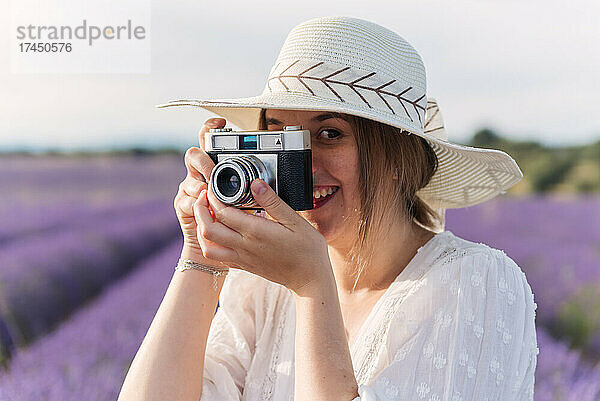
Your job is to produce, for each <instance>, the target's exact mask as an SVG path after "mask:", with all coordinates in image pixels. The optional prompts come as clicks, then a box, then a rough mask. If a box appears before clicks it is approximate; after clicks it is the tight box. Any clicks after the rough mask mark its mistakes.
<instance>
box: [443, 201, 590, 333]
mask: <svg viewBox="0 0 600 401" xmlns="http://www.w3.org/2000/svg"><path fill="white" fill-rule="evenodd" d="M446 227H447V229H449V230H452V231H453V232H454V233H455V234H457V235H459V236H463V237H464V238H467V239H470V240H473V241H477V242H483V243H486V244H489V245H490V246H493V247H495V248H499V249H502V250H504V251H505V252H506V254H507V255H508V256H510V257H511V258H513V259H514V260H515V262H516V263H517V264H519V266H521V268H523V270H524V271H525V273H526V274H527V278H528V280H529V281H530V284H531V288H532V290H533V292H534V294H535V296H536V302H537V303H538V304H539V307H538V314H537V318H538V322H540V323H541V324H550V323H551V322H552V321H553V319H554V318H555V316H556V315H557V313H558V312H559V311H560V310H561V308H562V307H563V306H564V304H565V302H567V301H568V300H569V299H571V298H572V297H574V296H575V295H576V294H578V293H579V292H580V291H581V290H582V289H583V288H584V286H587V285H590V284H592V285H598V287H597V288H599V289H600V197H598V196H597V195H595V196H588V197H578V198H575V199H552V198H547V197H539V196H536V197H531V198H524V199H513V198H510V199H509V198H500V199H495V200H492V201H490V202H486V203H484V204H481V205H476V206H473V207H469V208H464V209H450V210H448V211H447V215H446ZM598 294H599V295H598V297H599V298H600V290H599V291H598Z"/></svg>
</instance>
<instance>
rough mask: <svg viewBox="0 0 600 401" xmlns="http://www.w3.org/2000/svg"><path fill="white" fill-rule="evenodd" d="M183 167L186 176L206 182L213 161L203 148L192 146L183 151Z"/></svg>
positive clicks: (213, 165) (213, 164) (212, 166)
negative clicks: (185, 170)
mask: <svg viewBox="0 0 600 401" xmlns="http://www.w3.org/2000/svg"><path fill="white" fill-rule="evenodd" d="M184 160H185V167H186V169H187V172H188V176H191V177H192V178H195V179H199V180H201V181H204V182H207V181H208V179H209V178H210V173H211V172H212V169H213V168H214V167H215V163H214V162H213V160H212V159H211V158H210V156H209V155H208V154H206V152H204V150H202V149H200V148H198V147H196V146H192V147H191V148H189V149H188V150H187V151H186V152H185V157H184Z"/></svg>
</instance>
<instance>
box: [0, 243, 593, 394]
mask: <svg viewBox="0 0 600 401" xmlns="http://www.w3.org/2000/svg"><path fill="white" fill-rule="evenodd" d="M180 250H181V242H180V241H178V242H176V243H173V244H171V245H169V246H168V247H166V248H164V250H163V251H161V252H160V253H159V254H157V255H156V256H155V257H152V258H150V260H148V261H147V262H145V263H143V264H142V265H140V266H139V268H138V269H136V270H135V271H133V272H131V273H130V274H129V275H128V276H126V277H124V278H123V279H122V280H120V281H118V282H116V283H115V284H113V285H112V286H110V287H109V288H108V289H107V290H106V291H105V292H104V293H103V294H102V295H101V296H100V297H99V298H98V299H96V300H95V301H94V302H93V303H92V304H90V305H88V306H86V307H85V308H82V309H80V310H78V311H77V313H76V314H74V315H73V317H72V318H71V319H70V320H69V321H66V322H64V323H63V324H62V325H61V326H60V327H59V328H58V329H57V330H56V331H54V332H52V333H50V334H48V335H47V336H45V337H43V338H42V339H40V340H39V341H37V342H36V343H34V344H32V345H31V346H30V347H28V348H26V349H20V350H19V352H17V354H16V355H15V357H14V358H13V360H12V363H11V366H10V370H9V371H8V372H6V373H5V374H2V373H0V399H2V400H6V401H16V400H19V401H29V400H39V399H45V400H49V401H51V400H61V401H62V400H64V401H69V400H81V399H86V400H87V399H90V400H92V399H98V400H108V399H116V398H117V395H118V393H119V391H120V388H121V385H122V383H123V380H124V379H125V375H126V372H127V369H128V368H129V365H130V363H131V361H132V360H133V357H134V356H135V353H136V351H137V349H138V348H139V346H140V344H141V342H142V340H143V338H144V335H145V334H146V332H147V330H148V328H149V326H150V323H151V322H152V319H153V317H154V314H155V313H156V310H157V309H158V306H159V305H160V302H161V300H162V297H163V296H164V293H165V291H166V289H167V287H168V284H169V280H170V278H171V277H172V274H173V267H174V264H175V263H176V260H177V258H178V256H179V252H180ZM537 332H538V336H537V338H538V347H539V348H540V353H539V355H538V365H537V370H536V379H535V392H534V394H535V397H534V399H535V401H559V400H560V401H597V400H598V399H600V364H598V365H596V366H595V367H594V366H592V365H590V364H588V363H587V362H586V361H585V359H584V358H583V356H582V354H580V353H579V352H578V351H572V350H569V349H568V347H567V346H566V345H565V344H564V343H562V342H557V341H555V340H553V339H552V338H551V337H550V336H549V335H548V334H547V333H546V332H545V330H544V329H542V328H539V327H538V329H537Z"/></svg>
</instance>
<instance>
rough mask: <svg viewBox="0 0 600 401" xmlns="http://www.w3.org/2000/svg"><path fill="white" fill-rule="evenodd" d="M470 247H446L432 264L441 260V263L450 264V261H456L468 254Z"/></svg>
mask: <svg viewBox="0 0 600 401" xmlns="http://www.w3.org/2000/svg"><path fill="white" fill-rule="evenodd" d="M469 252H470V250H469V248H464V249H456V248H455V247H451V248H447V249H444V251H443V252H442V253H441V254H440V255H439V256H438V257H437V258H435V260H434V261H433V262H432V264H436V263H439V262H440V261H441V265H442V266H443V265H445V264H448V263H450V262H454V261H455V260H456V259H458V258H461V257H463V256H465V255H467V254H469Z"/></svg>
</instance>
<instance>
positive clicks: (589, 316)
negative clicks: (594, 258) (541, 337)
mask: <svg viewBox="0 0 600 401" xmlns="http://www.w3.org/2000/svg"><path fill="white" fill-rule="evenodd" d="M599 288H600V283H596V284H588V285H587V286H585V287H583V288H582V289H581V290H580V291H579V292H578V293H577V294H576V295H575V296H574V297H572V298H571V299H569V300H568V301H567V302H565V303H564V304H563V305H562V307H561V308H560V310H559V311H558V314H557V316H556V318H555V320H554V322H553V323H552V324H551V331H552V332H553V334H554V335H556V336H558V337H560V338H568V339H570V341H571V347H574V348H579V349H585V348H586V347H588V346H589V345H590V341H591V340H592V338H593V337H594V336H595V335H597V334H598V332H599V331H600V297H598V291H599Z"/></svg>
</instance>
